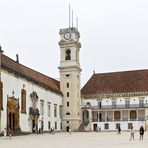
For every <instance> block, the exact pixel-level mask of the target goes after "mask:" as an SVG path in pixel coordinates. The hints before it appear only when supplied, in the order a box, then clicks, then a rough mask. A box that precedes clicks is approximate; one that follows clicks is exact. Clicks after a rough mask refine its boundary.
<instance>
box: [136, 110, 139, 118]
mask: <svg viewBox="0 0 148 148" xmlns="http://www.w3.org/2000/svg"><path fill="white" fill-rule="evenodd" d="M136 114H137V115H136V116H137V117H136V120H137V121H138V116H139V115H138V109H136Z"/></svg>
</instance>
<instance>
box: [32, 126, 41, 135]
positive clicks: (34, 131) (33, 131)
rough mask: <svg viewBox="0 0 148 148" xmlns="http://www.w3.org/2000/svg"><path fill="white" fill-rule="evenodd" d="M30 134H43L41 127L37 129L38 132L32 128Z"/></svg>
mask: <svg viewBox="0 0 148 148" xmlns="http://www.w3.org/2000/svg"><path fill="white" fill-rule="evenodd" d="M32 133H34V134H43V128H42V127H41V128H39V130H38V128H36V127H33V129H32Z"/></svg>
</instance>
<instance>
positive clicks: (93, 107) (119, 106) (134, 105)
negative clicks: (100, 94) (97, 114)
mask: <svg viewBox="0 0 148 148" xmlns="http://www.w3.org/2000/svg"><path fill="white" fill-rule="evenodd" d="M147 107H148V104H146V103H145V104H144V103H139V104H124V105H101V106H92V105H83V106H82V108H91V109H128V108H147Z"/></svg>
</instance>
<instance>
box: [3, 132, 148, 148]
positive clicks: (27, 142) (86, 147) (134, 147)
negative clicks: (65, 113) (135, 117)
mask: <svg viewBox="0 0 148 148" xmlns="http://www.w3.org/2000/svg"><path fill="white" fill-rule="evenodd" d="M129 137H130V133H129V132H122V133H121V135H118V134H117V133H115V132H99V133H97V132H84V133H79V132H73V133H72V134H71V135H70V134H69V133H62V132H61V133H55V135H52V134H47V133H46V134H43V135H33V134H31V135H27V136H13V137H12V139H11V140H9V138H7V139H4V138H3V137H0V148H31V147H32V148H147V147H148V132H146V133H145V135H144V140H143V141H139V133H138V132H137V133H136V134H135V140H133V141H129Z"/></svg>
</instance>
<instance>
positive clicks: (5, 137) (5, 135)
mask: <svg viewBox="0 0 148 148" xmlns="http://www.w3.org/2000/svg"><path fill="white" fill-rule="evenodd" d="M4 139H7V128H4Z"/></svg>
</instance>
